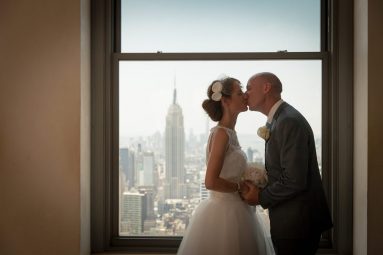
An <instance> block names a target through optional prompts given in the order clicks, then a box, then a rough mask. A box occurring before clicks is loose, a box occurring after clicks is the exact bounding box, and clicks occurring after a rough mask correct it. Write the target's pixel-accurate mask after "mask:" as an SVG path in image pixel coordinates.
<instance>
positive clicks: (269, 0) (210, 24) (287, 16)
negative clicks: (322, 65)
mask: <svg viewBox="0 0 383 255" xmlns="http://www.w3.org/2000/svg"><path fill="white" fill-rule="evenodd" d="M121 23H122V24H121V28H122V30H121V31H122V51H123V52H157V51H163V52H186V51H196V52H198V51H200V52H220V51H237V52H238V51H242V52H249V51H271V52H275V51H278V50H288V51H319V49H320V0H263V1H260V0H248V1H240V0H236V1H234V0H193V1H186V0H122V22H121Z"/></svg>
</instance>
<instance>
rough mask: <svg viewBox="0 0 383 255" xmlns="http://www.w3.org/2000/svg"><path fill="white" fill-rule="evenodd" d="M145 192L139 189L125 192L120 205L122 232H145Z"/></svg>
mask: <svg viewBox="0 0 383 255" xmlns="http://www.w3.org/2000/svg"><path fill="white" fill-rule="evenodd" d="M144 199H145V198H144V194H140V193H138V192H137V191H135V192H133V191H129V192H124V193H123V194H122V198H121V206H120V210H121V211H120V217H121V218H120V234H121V235H140V234H142V232H143V226H144V220H145V214H146V212H145V211H144V209H145V206H146V205H145V201H144Z"/></svg>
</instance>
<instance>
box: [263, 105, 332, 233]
mask: <svg viewBox="0 0 383 255" xmlns="http://www.w3.org/2000/svg"><path fill="white" fill-rule="evenodd" d="M270 131H271V132H270V138H269V139H268V141H267V142H266V146H265V167H266V170H267V174H268V179H269V183H268V185H267V186H266V187H265V189H263V190H262V191H261V192H260V195H259V199H260V204H261V206H262V207H263V208H268V209H269V216H270V231H271V236H272V238H277V239H278V238H281V239H291V238H307V237H308V236H309V235H311V234H318V233H322V232H323V231H324V230H327V229H329V228H331V227H332V220H331V216H330V211H329V209H328V205H327V202H326V198H325V194H324V190H323V186H322V180H321V176H320V173H319V168H318V161H317V156H316V151H315V142H314V135H313V132H312V129H311V127H310V125H309V123H308V122H307V121H306V119H305V118H304V117H303V116H302V114H300V113H299V112H298V111H297V110H296V109H294V108H293V107H292V106H291V105H289V104H287V103H286V102H284V103H282V104H281V105H280V106H279V108H278V109H277V111H276V112H275V114H274V117H273V121H272V123H271V128H270Z"/></svg>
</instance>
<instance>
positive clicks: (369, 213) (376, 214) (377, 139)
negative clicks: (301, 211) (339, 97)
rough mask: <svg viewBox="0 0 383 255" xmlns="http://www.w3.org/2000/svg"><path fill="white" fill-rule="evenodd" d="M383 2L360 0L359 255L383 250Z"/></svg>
mask: <svg viewBox="0 0 383 255" xmlns="http://www.w3.org/2000/svg"><path fill="white" fill-rule="evenodd" d="M382 25H383V2H381V1H379V0H355V37H354V41H355V48H354V55H355V61H354V75H355V76H354V80H355V82H354V94H355V97H354V102H355V104H354V106H355V123H354V126H355V133H354V142H355V144H354V145H355V146H354V148H355V149H354V166H355V168H354V254H358V255H359V254H360V255H364V254H371V255H373V254H380V253H381V242H382V240H383V228H382V227H383V218H382V215H383V204H382V203H381V188H382V181H383V172H382V169H383V160H382V150H381V147H382V144H383V135H382V130H383V121H382V110H381V109H382V95H383V86H382V77H381V74H382V70H383V64H382V59H383V50H382V45H383V33H382Z"/></svg>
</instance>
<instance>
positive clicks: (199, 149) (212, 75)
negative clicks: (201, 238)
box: [119, 60, 322, 236]
mask: <svg viewBox="0 0 383 255" xmlns="http://www.w3.org/2000/svg"><path fill="white" fill-rule="evenodd" d="M119 68H120V77H119V113H120V116H119V125H120V126H119V130H120V134H119V143H120V146H119V148H120V169H119V170H120V235H124V236H142V235H145V236H174V235H179V236H181V235H183V233H184V231H185V228H186V227H187V225H188V223H189V219H190V216H191V215H192V212H193V210H194V209H195V208H196V206H197V205H198V204H199V202H200V201H201V200H203V199H206V198H207V197H208V192H207V191H206V189H205V187H204V178H205V177H204V174H205V170H206V166H205V147H206V142H207V135H208V132H209V130H210V128H211V127H212V126H213V125H215V124H216V123H213V122H211V121H209V120H208V118H207V115H206V114H205V113H204V112H203V109H202V107H201V103H202V101H203V100H204V99H205V98H206V90H207V87H208V85H209V84H210V83H211V81H213V80H214V79H217V78H220V77H224V76H232V77H235V78H237V79H239V80H240V81H241V82H242V86H243V89H244V90H245V87H246V83H247V79H248V78H249V77H250V76H251V75H252V74H254V73H257V72H262V71H270V72H273V73H275V74H276V75H277V76H278V77H279V78H280V79H281V81H282V84H283V92H282V98H283V99H284V100H285V101H287V102H288V103H290V104H291V105H293V106H294V107H295V108H297V109H298V110H299V111H301V113H302V114H303V115H304V116H305V117H306V118H307V120H308V121H309V123H310V124H311V126H312V128H313V131H314V135H315V138H316V141H315V142H316V146H317V154H318V161H319V165H320V166H321V147H322V142H321V100H322V99H321V97H322V92H321V88H322V85H321V84H322V81H321V73H322V71H321V61H319V60H309V61H308V60H307V61H189V62H187V61H178V62H173V61H163V62H159V61H130V62H128V61H121V62H120V67H119ZM265 122H266V117H265V116H264V115H261V114H260V113H257V112H250V111H247V112H244V113H241V114H240V115H239V117H238V123H237V125H236V131H237V133H238V138H239V142H240V144H241V146H242V149H243V150H244V151H245V152H246V154H247V156H248V159H249V160H251V161H260V162H263V156H264V141H263V140H262V139H261V138H259V137H258V136H257V135H256V130H257V128H258V127H259V126H262V125H264V123H265Z"/></svg>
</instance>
